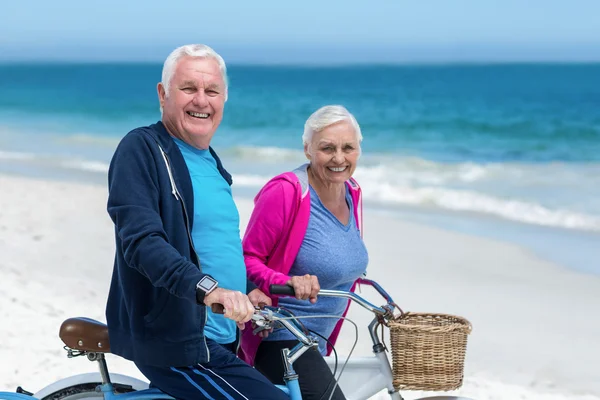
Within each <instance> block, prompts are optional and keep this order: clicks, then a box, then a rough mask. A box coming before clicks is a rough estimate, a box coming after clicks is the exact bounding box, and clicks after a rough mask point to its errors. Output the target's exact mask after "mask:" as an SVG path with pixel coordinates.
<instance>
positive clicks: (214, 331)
mask: <svg viewBox="0 0 600 400" xmlns="http://www.w3.org/2000/svg"><path fill="white" fill-rule="evenodd" d="M173 139H174V140H175V143H176V144H177V146H178V147H179V150H181V154H183V158H184V159H185V163H186V165H187V167H188V170H189V171H190V178H191V179H192V187H193V188H194V222H193V226H192V240H193V241H194V247H195V248H196V252H197V254H198V259H199V260H200V265H201V267H202V272H204V273H206V274H209V275H210V276H212V277H213V278H215V279H216V280H217V281H218V282H219V287H222V288H225V289H231V290H238V291H240V292H242V293H245V292H246V266H245V264H244V256H243V252H242V241H241V239H240V216H239V213H238V210H237V207H236V205H235V202H234V201H233V197H232V195H231V187H230V186H229V184H228V183H227V182H226V181H225V179H223V177H222V176H221V174H220V173H219V170H218V169H217V162H216V161H215V159H214V158H213V156H212V155H211V154H210V151H209V150H200V149H197V148H195V147H192V146H190V145H189V144H187V143H185V142H183V141H181V140H179V139H176V138H173ZM207 315H208V319H207V321H206V327H205V328H204V334H205V335H206V337H207V338H209V339H212V340H214V341H216V342H217V343H221V344H228V343H232V342H234V341H235V340H236V335H237V328H236V325H235V322H233V321H232V320H230V319H226V318H225V317H223V315H220V314H213V313H212V311H210V309H207Z"/></svg>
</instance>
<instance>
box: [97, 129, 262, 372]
mask: <svg viewBox="0 0 600 400" xmlns="http://www.w3.org/2000/svg"><path fill="white" fill-rule="evenodd" d="M210 152H211V154H212V155H213V157H214V158H215V160H216V162H217V168H218V170H219V172H220V173H221V175H222V176H223V179H225V180H226V181H227V182H228V183H229V184H230V185H231V183H232V180H231V175H229V173H228V172H227V171H226V170H225V169H224V168H223V166H222V164H221V161H220V160H219V158H218V157H217V155H216V153H215V152H214V151H213V150H212V148H211V149H210ZM108 186H109V196H108V207H107V208H108V213H109V215H110V217H111V219H112V220H113V222H114V225H115V237H116V255H115V264H114V270H113V277H112V282H111V287H110V292H109V296H108V301H107V306H106V320H107V324H108V330H109V337H110V346H111V351H112V352H113V353H115V354H118V355H120V356H122V357H124V358H127V359H129V360H132V361H134V362H138V363H142V364H146V365H155V366H187V365H193V364H196V363H205V362H207V361H208V360H209V358H210V355H209V353H208V348H207V346H206V339H205V337H204V333H203V331H204V325H205V323H206V306H204V305H198V304H197V302H196V290H195V288H196V283H198V281H199V280H200V279H201V278H202V277H203V276H204V274H203V273H202V269H201V268H200V262H199V261H198V258H197V254H196V252H195V250H194V244H193V242H192V239H191V227H192V224H193V217H194V199H193V196H194V192H193V188H192V181H191V179H190V176H189V171H188V169H187V166H186V164H185V160H184V159H183V156H182V155H181V152H180V151H179V148H178V147H177V145H176V144H175V142H174V141H173V139H172V138H171V136H170V135H169V133H168V132H167V130H166V128H165V126H164V125H163V124H162V122H158V123H156V124H154V125H151V126H148V127H142V128H137V129H134V130H133V131H131V132H129V133H128V134H127V135H126V136H125V137H124V138H123V139H122V140H121V142H120V143H119V146H118V147H117V149H116V151H115V154H114V156H113V158H112V160H111V163H110V169H109V173H108ZM254 288H255V286H254V285H253V284H251V283H250V282H249V284H248V288H247V289H248V292H250V291H251V290H253V289H254Z"/></svg>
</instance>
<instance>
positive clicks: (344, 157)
mask: <svg viewBox="0 0 600 400" xmlns="http://www.w3.org/2000/svg"><path fill="white" fill-rule="evenodd" d="M304 153H305V154H306V157H307V158H308V159H309V160H310V166H311V169H312V172H313V175H314V176H315V177H316V178H317V179H319V180H320V181H322V183H324V184H326V185H327V184H338V183H344V182H345V181H347V180H348V179H349V178H350V177H351V176H352V174H353V173H354V170H355V169H356V162H357V161H358V157H359V155H360V143H359V142H358V139H357V137H356V132H355V131H354V128H353V127H352V125H351V124H350V122H348V121H340V122H337V123H335V124H333V125H330V126H328V127H327V128H325V129H323V130H322V131H321V132H317V133H315V134H314V135H313V137H312V141H311V142H310V143H309V144H308V145H305V146H304Z"/></svg>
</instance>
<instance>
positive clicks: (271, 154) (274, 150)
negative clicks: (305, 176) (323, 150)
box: [219, 146, 306, 163]
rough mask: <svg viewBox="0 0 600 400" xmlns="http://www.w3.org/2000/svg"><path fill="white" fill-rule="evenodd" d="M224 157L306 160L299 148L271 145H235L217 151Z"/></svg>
mask: <svg viewBox="0 0 600 400" xmlns="http://www.w3.org/2000/svg"><path fill="white" fill-rule="evenodd" d="M219 154H221V155H222V156H224V157H234V158H236V159H237V160H240V161H251V162H260V163H278V162H284V161H296V162H303V161H306V156H305V155H304V152H303V151H301V150H293V149H286V148H282V147H271V146H235V147H230V148H226V149H223V150H220V151H219Z"/></svg>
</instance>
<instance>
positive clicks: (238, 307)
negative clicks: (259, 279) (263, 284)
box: [204, 288, 254, 329]
mask: <svg viewBox="0 0 600 400" xmlns="http://www.w3.org/2000/svg"><path fill="white" fill-rule="evenodd" d="M204 304H206V305H207V306H208V307H211V308H213V306H216V307H218V306H222V307H223V308H224V309H225V310H224V311H225V312H224V316H225V318H229V319H231V320H233V321H235V322H236V324H237V326H238V328H240V329H244V327H245V323H246V322H248V321H250V319H251V318H252V314H254V306H253V305H252V303H251V302H250V300H249V299H248V296H246V295H245V294H243V293H242V292H237V291H234V290H227V289H223V288H216V289H215V290H213V291H212V292H210V293H209V294H208V295H207V296H206V297H205V298H204Z"/></svg>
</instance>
